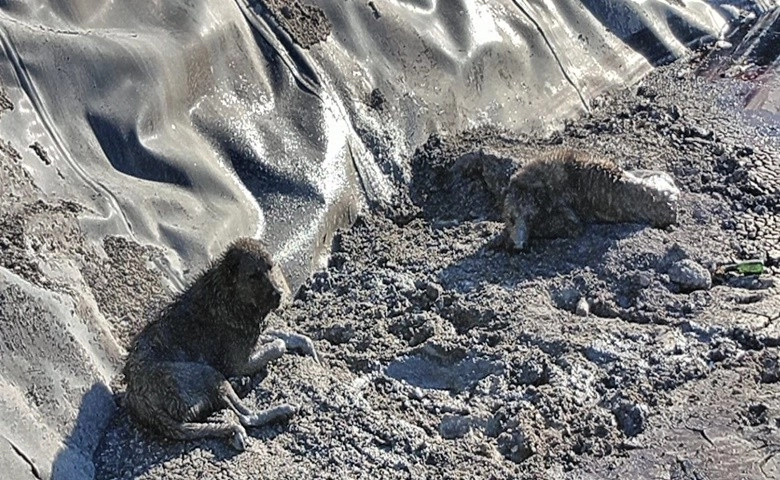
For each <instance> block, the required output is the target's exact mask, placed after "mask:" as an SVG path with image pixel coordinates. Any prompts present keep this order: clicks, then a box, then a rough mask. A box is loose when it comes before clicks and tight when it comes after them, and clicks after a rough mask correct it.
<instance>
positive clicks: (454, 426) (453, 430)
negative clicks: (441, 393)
mask: <svg viewBox="0 0 780 480" xmlns="http://www.w3.org/2000/svg"><path fill="white" fill-rule="evenodd" d="M469 431H471V422H470V420H469V417H467V416H465V415H453V414H450V413H448V414H446V415H444V416H443V417H442V419H441V423H439V434H440V435H441V436H442V437H443V438H446V439H448V440H452V439H454V438H462V437H465V436H466V434H468V433H469Z"/></svg>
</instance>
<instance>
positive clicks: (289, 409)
mask: <svg viewBox="0 0 780 480" xmlns="http://www.w3.org/2000/svg"><path fill="white" fill-rule="evenodd" d="M296 413H298V407H297V406H295V405H292V404H290V403H285V404H282V405H279V406H278V407H274V408H273V409H272V413H271V416H272V417H273V419H274V421H276V422H283V421H285V420H289V419H291V418H292V417H293V416H295V414H296Z"/></svg>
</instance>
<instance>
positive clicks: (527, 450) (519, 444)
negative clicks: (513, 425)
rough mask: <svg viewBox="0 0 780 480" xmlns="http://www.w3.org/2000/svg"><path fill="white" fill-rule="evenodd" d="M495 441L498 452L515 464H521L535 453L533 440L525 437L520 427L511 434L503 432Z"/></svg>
mask: <svg viewBox="0 0 780 480" xmlns="http://www.w3.org/2000/svg"><path fill="white" fill-rule="evenodd" d="M496 440H497V443H498V450H499V452H501V454H502V455H504V457H506V458H507V459H509V460H511V461H513V462H515V463H522V462H523V461H525V460H526V459H528V458H529V457H530V456H531V455H533V454H534V453H536V448H535V447H534V441H533V439H532V438H530V437H529V436H528V435H526V433H525V431H524V430H523V428H522V427H518V428H517V429H515V430H514V431H512V432H511V433H510V432H504V433H502V434H501V435H499V436H498V438H497V439H496Z"/></svg>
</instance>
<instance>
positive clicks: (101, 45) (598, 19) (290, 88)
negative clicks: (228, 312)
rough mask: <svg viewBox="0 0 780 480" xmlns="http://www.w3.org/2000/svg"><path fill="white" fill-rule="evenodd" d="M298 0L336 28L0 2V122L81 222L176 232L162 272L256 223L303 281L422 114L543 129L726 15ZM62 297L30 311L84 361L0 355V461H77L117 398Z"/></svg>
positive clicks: (77, 470)
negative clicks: (36, 401) (49, 381)
mask: <svg viewBox="0 0 780 480" xmlns="http://www.w3.org/2000/svg"><path fill="white" fill-rule="evenodd" d="M310 2H311V4H312V5H314V6H315V7H317V8H319V9H320V10H318V11H319V12H321V13H324V16H323V18H324V19H326V23H325V24H323V25H324V26H325V27H327V28H326V30H325V31H324V34H323V32H322V31H320V32H315V33H317V35H315V37H316V38H318V39H319V38H326V40H325V41H317V42H314V44H313V45H310V43H312V42H308V41H303V40H304V39H302V38H301V37H300V36H299V35H300V32H299V31H298V30H296V28H293V27H295V26H296V25H297V26H298V27H300V22H299V23H294V22H293V20H295V19H294V18H287V16H286V14H290V12H293V13H294V11H293V10H291V9H290V8H289V7H288V8H287V10H284V7H283V8H282V10H280V9H279V8H277V7H278V5H282V4H284V2H282V1H281V0H276V1H273V2H271V1H269V2H267V3H261V2H258V1H249V0H235V1H227V0H221V1H216V0H189V1H187V2H184V1H181V0H157V1H154V2H118V1H110V0H103V1H99V0H49V1H44V0H24V1H21V0H11V1H6V2H0V44H1V45H2V58H1V59H0V81H1V82H2V86H3V87H4V89H5V90H6V93H7V95H8V97H9V99H10V100H11V101H12V102H13V104H14V106H15V108H14V110H13V111H12V112H5V113H4V114H3V115H2V117H0V137H1V138H2V139H3V140H6V141H10V142H11V144H12V145H13V146H15V147H16V148H17V150H19V151H20V152H21V153H22V162H23V165H24V167H25V169H26V170H27V171H28V172H29V173H30V174H31V176H32V178H33V180H34V182H35V183H36V185H38V187H40V189H41V191H42V192H43V193H44V195H45V197H47V198H48V199H50V200H54V199H67V200H73V201H76V202H79V203H81V204H83V205H85V206H87V207H88V209H89V211H88V212H86V213H84V214H83V215H82V217H81V220H80V222H81V226H82V229H83V230H84V231H85V232H86V233H87V235H88V236H89V237H91V238H92V239H95V240H99V239H101V238H103V237H105V236H106V235H130V236H132V237H134V238H135V239H136V240H137V241H139V242H141V243H149V244H153V245H157V246H159V247H162V248H163V249H165V250H167V251H169V252H171V255H170V257H171V259H172V261H171V263H170V265H167V266H166V265H161V267H164V268H167V274H168V275H169V277H170V278H171V280H173V281H176V280H178V281H182V280H184V279H186V276H187V275H185V274H184V273H183V272H185V271H188V269H189V270H190V271H195V270H197V269H198V268H200V267H202V266H203V265H204V264H205V263H206V261H207V259H208V258H210V257H211V256H213V255H214V254H216V253H218V252H219V251H220V250H222V248H223V247H224V246H225V245H226V244H227V243H228V242H229V241H231V240H232V239H233V238H235V237H236V236H238V235H255V236H261V237H263V238H264V239H266V240H267V241H268V242H269V244H270V245H271V247H272V249H273V250H274V253H275V256H276V258H277V259H278V260H279V261H280V262H281V263H282V265H283V267H284V268H285V269H286V271H287V272H288V276H289V281H290V284H291V285H292V286H297V285H299V284H300V282H301V281H302V280H303V279H304V278H305V277H306V276H307V275H308V274H309V273H310V272H311V270H312V269H313V268H316V267H317V266H318V265H319V262H321V260H322V258H323V252H324V251H325V250H326V247H327V245H328V244H329V243H330V240H331V238H332V235H333V232H334V231H335V229H336V228H337V227H338V226H344V225H346V224H348V223H349V221H350V219H351V218H352V216H353V215H354V214H355V212H356V211H358V210H359V209H360V208H361V206H362V205H363V204H364V202H365V201H366V200H368V201H371V202H383V201H386V200H388V199H389V198H390V197H391V196H392V194H393V191H394V188H396V187H397V186H398V185H400V184H401V183H403V182H404V181H406V180H408V177H409V164H408V158H409V156H410V154H411V153H412V152H413V150H414V148H415V147H416V146H418V145H419V144H420V143H422V142H423V141H424V140H425V139H426V138H427V137H428V135H429V134H430V133H432V132H434V131H440V130H450V131H454V130H458V129H463V128H467V127H470V126H476V125H479V124H485V123H491V124H494V125H497V126H502V127H506V128H509V129H512V130H516V131H525V132H528V131H531V130H534V129H546V128H550V127H553V126H555V125H556V124H557V123H558V122H560V121H561V120H562V119H563V118H565V117H568V116H571V115H574V114H577V113H581V112H584V111H586V110H587V108H588V104H589V102H590V100H591V99H592V98H593V97H594V96H596V95H598V94H600V93H601V92H603V91H604V90H605V89H609V88H612V87H616V86H621V85H625V84H628V83H631V82H634V81H635V80H637V79H638V78H640V77H641V76H642V75H644V74H645V73H647V72H648V71H649V70H650V69H651V68H652V65H653V64H654V62H657V61H660V60H662V59H666V58H669V57H675V56H679V55H681V54H683V53H684V52H685V51H686V45H690V44H692V43H695V42H697V41H700V40H702V39H705V38H712V37H718V36H719V35H721V34H722V33H723V31H724V29H725V28H726V26H727V25H726V23H725V21H724V19H723V17H722V16H721V15H720V14H719V13H718V12H717V11H716V10H714V9H713V8H710V7H708V6H707V5H706V4H705V3H704V2H701V1H695V0H686V1H685V2H681V1H673V0H670V1H669V2H662V1H659V0H647V1H629V0H622V1H617V0H601V1H597V0H584V1H582V2H579V1H574V0H555V1H547V0H545V1H541V0H539V1H508V0H494V1H487V0H470V1H467V0H462V1H457V0H447V1H443V0H442V1H433V0H428V1H424V0H418V1H390V0H387V1H381V2H380V1H374V2H366V1H364V0H349V1H344V0H339V1H332V0H330V1H326V0H316V1H315V0H310ZM288 3H289V5H294V6H297V7H299V6H300V4H299V3H298V2H295V1H292V0H290V2H288ZM283 10H284V11H283ZM296 11H297V10H296ZM299 20H300V19H299ZM323 25H320V27H322V26H323ZM304 27H305V25H304ZM301 45H306V46H309V45H310V48H303V47H301ZM372 92H373V94H372ZM372 99H374V100H376V99H379V100H381V101H377V102H375V101H373V100H372ZM30 145H37V148H36V149H31V148H27V146H30ZM36 150H37V151H36ZM41 152H45V158H46V161H45V162H44V161H41V158H39V155H40V154H41ZM0 273H3V276H2V279H3V280H2V281H3V283H4V285H5V286H6V287H7V286H8V285H11V284H14V285H15V287H14V288H16V289H17V290H19V291H20V292H26V293H25V294H26V295H29V296H31V297H30V298H41V297H40V296H41V295H45V296H46V295H47V294H45V293H42V292H39V291H38V290H36V289H35V288H34V287H32V286H31V285H29V284H26V283H25V282H23V281H21V280H20V279H18V277H15V276H13V275H12V274H8V275H6V274H5V273H4V272H0ZM4 288H5V287H4ZM66 297H67V296H63V295H60V294H57V295H51V296H46V298H47V300H46V302H47V303H46V305H47V306H46V312H48V313H46V315H45V318H44V317H42V318H41V321H44V322H46V325H47V326H48V327H47V328H51V329H53V330H52V331H60V330H62V329H64V331H68V332H76V333H78V335H76V334H74V336H75V337H74V338H80V339H82V340H83V341H80V342H79V343H78V348H76V347H74V346H72V345H71V346H70V347H69V348H72V349H75V350H73V351H74V352H77V353H74V355H78V359H77V360H78V361H75V363H74V364H73V365H70V364H53V363H52V362H50V361H48V360H47V359H46V358H45V357H46V355H44V354H41V352H40V351H39V350H36V349H35V348H30V349H27V350H18V353H17V354H16V355H14V356H13V357H9V356H4V357H3V358H2V359H1V360H0V388H1V389H2V390H3V394H2V399H3V400H2V401H0V418H2V419H3V420H2V422H0V434H2V436H3V437H4V438H5V440H6V443H5V444H3V448H2V450H0V460H3V462H2V463H3V464H7V465H10V466H9V467H8V468H12V467H13V470H8V471H18V469H19V468H22V469H24V464H25V462H27V463H29V464H31V465H33V466H32V467H31V468H30V471H31V474H32V473H37V474H38V475H40V476H48V475H49V474H50V473H51V469H52V468H53V467H52V465H53V462H54V458H55V456H56V455H57V449H58V445H59V447H60V453H59V457H58V460H57V463H56V465H55V467H54V468H56V469H57V471H58V472H60V475H61V478H80V477H82V476H89V473H90V472H91V471H92V470H91V469H92V466H91V455H92V452H93V450H94V448H95V446H96V445H97V442H98V441H99V438H100V437H99V436H100V431H101V429H102V428H103V426H104V425H105V422H106V421H108V419H109V418H110V414H111V413H110V408H111V407H110V405H111V404H112V402H111V401H110V392H105V391H103V390H101V388H100V385H101V384H102V383H107V382H108V377H110V375H111V374H112V372H113V370H112V368H113V367H114V366H115V365H116V358H115V357H116V355H117V353H116V351H117V348H118V347H117V346H116V344H115V343H114V342H113V341H112V340H111V339H110V338H108V339H107V338H104V336H105V331H106V329H105V319H102V317H101V316H100V315H99V313H96V314H95V318H93V319H87V318H82V317H80V316H78V315H76V316H74V315H73V314H72V313H67V312H72V311H73V307H72V303H73V301H72V300H71V299H69V297H67V298H66ZM57 329H60V330H57ZM100 329H102V332H103V333H100V332H97V330H100ZM85 332H86V333H85ZM87 334H89V335H87ZM20 335H21V334H20ZM23 338H27V337H25V336H19V335H17V337H15V340H19V339H23ZM30 338H32V337H30ZM20 341H21V340H20ZM51 341H52V342H54V341H56V338H55V339H52V340H51ZM39 342H43V344H47V345H49V343H48V342H49V340H45V339H43V340H39ZM49 347H50V348H59V347H58V345H57V344H56V343H51V345H49ZM79 365H82V367H83V368H82V367H79ZM30 369H31V370H35V371H39V372H49V375H50V376H52V378H59V379H64V380H62V382H61V383H63V384H67V385H70V390H68V391H64V392H60V393H56V392H55V393H53V394H52V395H55V396H56V399H57V400H56V402H55V403H56V405H57V411H56V412H53V411H49V410H46V409H40V408H38V407H36V406H35V405H33V404H32V403H28V401H27V400H26V397H25V392H27V391H29V389H30V388H32V386H33V385H32V383H30V382H34V379H32V378H30V377H29V376H25V375H24V374H23V372H25V371H27V370H30ZM19 372H22V373H19ZM66 380H67V381H66ZM90 385H93V387H92V388H91V389H90V387H89V386H90ZM85 392H86V393H85ZM52 398H54V397H52ZM50 400H52V399H50ZM77 412H80V413H78V414H77ZM77 415H79V416H78V417H77ZM85 415H86V416H85ZM69 432H70V433H69ZM66 438H67V443H62V442H63V441H65V439H66ZM1 440H3V439H0V441H1ZM7 458H10V460H9V461H8V462H6V461H5V459H7ZM11 462H12V463H13V465H12V464H11ZM20 465H21V467H20Z"/></svg>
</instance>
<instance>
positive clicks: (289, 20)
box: [251, 0, 332, 49]
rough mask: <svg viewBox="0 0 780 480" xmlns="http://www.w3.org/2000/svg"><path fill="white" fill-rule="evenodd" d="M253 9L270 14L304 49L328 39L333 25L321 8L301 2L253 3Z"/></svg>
mask: <svg viewBox="0 0 780 480" xmlns="http://www.w3.org/2000/svg"><path fill="white" fill-rule="evenodd" d="M251 4H252V7H253V8H254V9H256V10H258V11H260V12H268V13H270V15H271V16H272V17H273V19H274V20H275V21H276V22H277V23H278V24H279V25H280V26H281V27H282V28H283V29H284V30H285V32H287V34H288V35H289V36H290V38H292V40H293V41H294V42H295V43H297V44H298V45H300V46H301V47H303V48H306V49H308V48H311V47H312V46H313V45H316V44H318V43H320V42H324V41H325V40H327V39H328V36H329V35H330V33H331V28H332V25H331V23H330V20H328V17H326V16H325V12H323V11H322V9H321V8H319V7H317V6H315V5H310V4H308V3H306V2H305V1H303V2H301V1H299V0H267V1H259V0H256V1H253V2H251Z"/></svg>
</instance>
